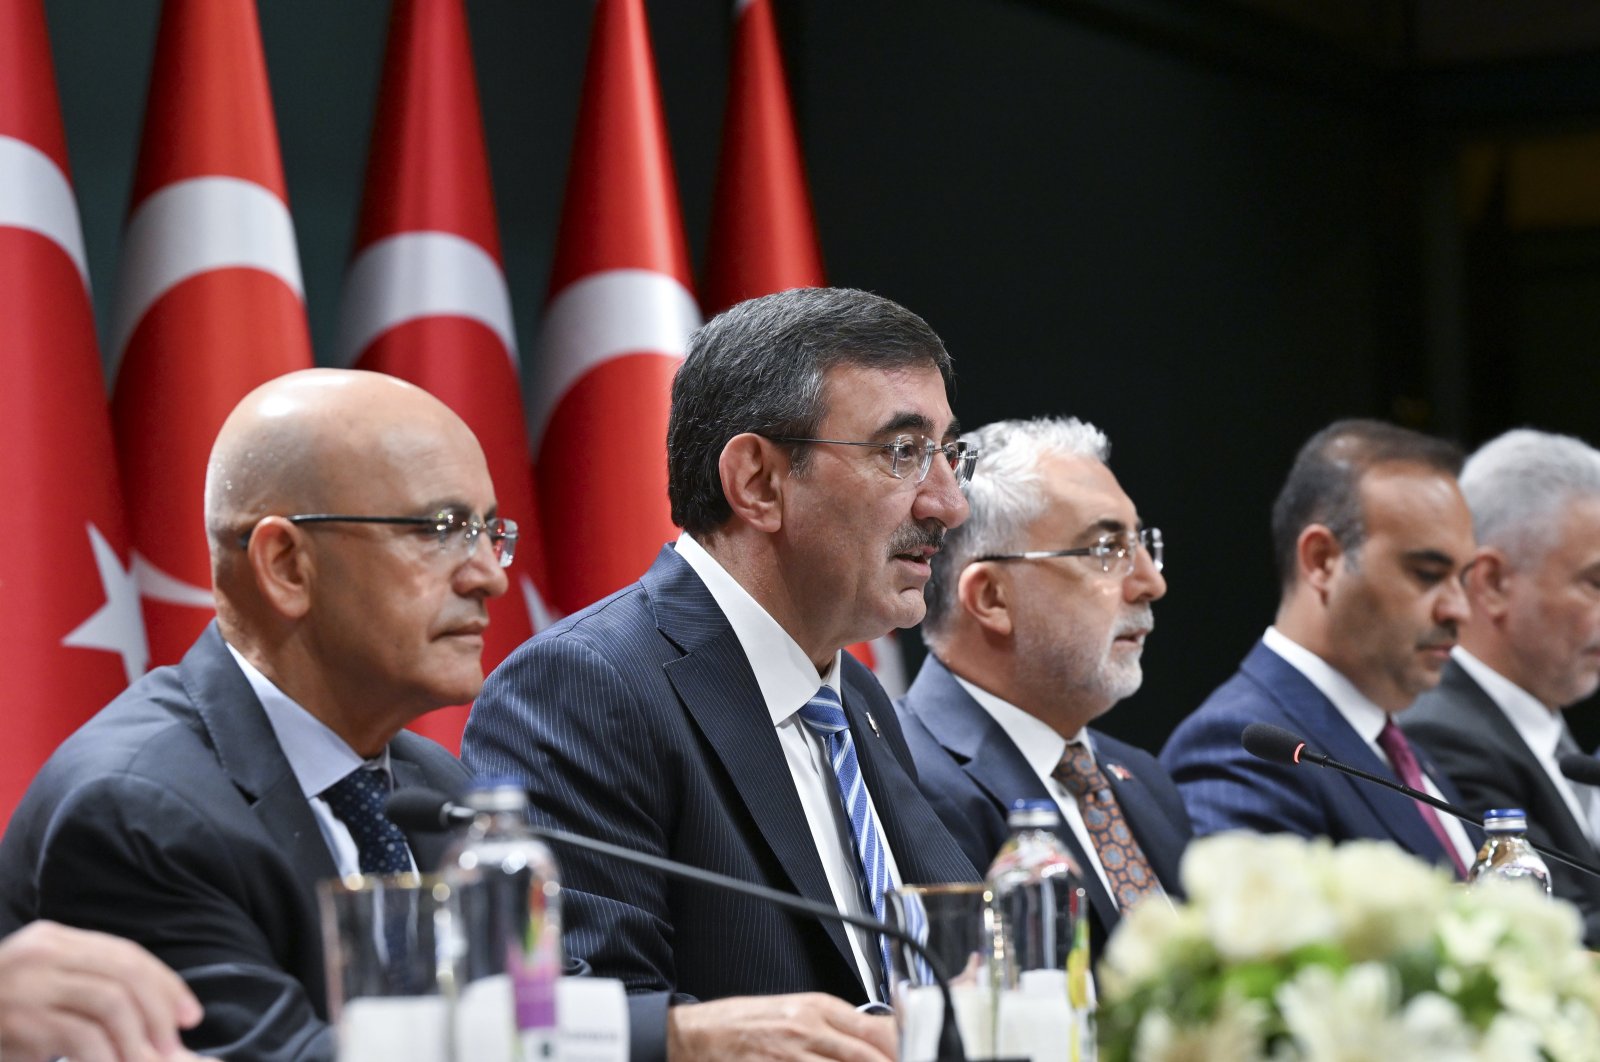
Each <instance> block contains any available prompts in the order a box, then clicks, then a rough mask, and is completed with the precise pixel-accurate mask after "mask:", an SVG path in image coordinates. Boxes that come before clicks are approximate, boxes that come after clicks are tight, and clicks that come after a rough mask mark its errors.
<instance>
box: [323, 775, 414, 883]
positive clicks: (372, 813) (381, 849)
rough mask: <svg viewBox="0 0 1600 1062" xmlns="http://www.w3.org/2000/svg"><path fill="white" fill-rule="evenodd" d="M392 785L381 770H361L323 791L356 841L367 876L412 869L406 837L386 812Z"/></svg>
mask: <svg viewBox="0 0 1600 1062" xmlns="http://www.w3.org/2000/svg"><path fill="white" fill-rule="evenodd" d="M388 796H389V786H388V785H387V784H386V779H385V778H384V776H383V773H382V772H381V771H373V770H368V769H367V768H365V767H358V768H356V769H355V770H353V771H351V772H350V773H349V774H347V775H345V776H344V777H343V778H341V779H339V780H338V781H337V782H335V783H334V784H333V785H331V786H329V787H328V788H327V789H325V790H323V791H322V799H323V800H326V801H327V802H328V806H329V807H330V808H332V809H333V813H334V814H335V815H337V816H338V817H339V821H340V822H342V823H344V824H345V826H346V827H348V828H349V830H350V836H351V838H352V839H354V840H355V842H356V852H357V853H358V854H359V856H360V861H361V873H363V874H403V873H405V872H406V871H408V870H410V869H411V850H410V849H409V848H407V847H406V835H405V834H403V833H401V832H400V827H398V826H396V825H395V824H394V823H392V822H390V821H389V816H387V815H385V814H384V813H383V802H384V801H385V800H386V799H388Z"/></svg>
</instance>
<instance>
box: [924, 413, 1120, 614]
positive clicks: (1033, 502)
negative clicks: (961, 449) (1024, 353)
mask: <svg viewBox="0 0 1600 1062" xmlns="http://www.w3.org/2000/svg"><path fill="white" fill-rule="evenodd" d="M963 438H964V439H966V441H967V443H968V444H969V445H973V446H976V447H978V448H979V450H980V451H981V453H980V456H979V457H978V468H977V472H976V474H975V475H974V476H973V477H972V480H971V482H969V483H968V484H967V485H966V486H965V488H963V489H964V490H965V491H966V495H967V505H968V506H969V507H970V509H971V512H970V513H969V515H968V516H967V519H966V522H965V523H962V524H961V525H960V526H958V527H956V528H953V529H952V530H950V531H947V532H946V533H945V536H944V545H943V547H941V548H940V550H939V552H938V553H936V554H934V556H933V562H932V566H933V574H932V576H931V577H930V578H929V579H928V585H927V587H926V588H925V589H924V590H923V597H924V599H925V600H926V601H927V606H928V611H927V615H925V616H924V617H923V619H922V638H923V641H924V642H926V643H927V644H928V645H930V646H932V645H933V644H934V643H935V642H936V641H937V640H938V639H939V638H940V637H941V635H942V634H943V633H944V629H945V627H947V626H948V624H949V621H950V618H951V616H952V615H953V614H954V613H955V611H956V609H957V607H958V606H957V603H956V581H957V580H958V579H960V578H961V570H962V569H963V568H965V567H966V566H967V565H968V564H969V563H971V561H972V559H973V558H974V557H982V556H985V555H987V554H990V553H1005V552H1008V551H1011V550H1015V549H1017V548H1018V542H1019V541H1020V539H1021V538H1022V534H1023V532H1024V530H1025V529H1026V528H1027V526H1028V525H1029V524H1030V523H1032V522H1033V521H1034V520H1037V519H1038V518H1039V517H1040V516H1042V515H1044V511H1045V507H1046V506H1047V505H1048V504H1049V499H1048V498H1047V497H1046V496H1045V492H1044V479H1043V477H1042V476H1041V475H1040V474H1039V462H1040V460H1041V459H1043V458H1044V457H1045V456H1046V455H1047V454H1057V455H1060V456H1062V457H1092V458H1094V459H1095V460H1096V461H1099V462H1100V463H1101V464H1105V463H1106V462H1107V461H1108V460H1109V459H1110V457H1111V443H1110V442H1109V441H1108V440H1107V439H1106V436H1105V433H1104V432H1102V431H1101V430H1100V429H1099V428H1096V427H1095V426H1094V425H1093V424H1087V423H1085V422H1084V421H1081V420H1079V419H1078V418H1077V417H1039V418H1036V419H1033V420H997V421H995V422H994V423H993V424H985V425H984V426H983V427H981V428H979V429H977V430H976V431H973V432H969V433H968V434H966V435H965V436H963Z"/></svg>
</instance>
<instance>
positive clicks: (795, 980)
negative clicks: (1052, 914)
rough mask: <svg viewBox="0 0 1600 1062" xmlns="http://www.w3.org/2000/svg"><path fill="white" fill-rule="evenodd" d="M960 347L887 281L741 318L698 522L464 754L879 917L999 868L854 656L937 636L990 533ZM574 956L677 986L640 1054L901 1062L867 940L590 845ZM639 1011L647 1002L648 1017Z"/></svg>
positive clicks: (689, 847)
mask: <svg viewBox="0 0 1600 1062" xmlns="http://www.w3.org/2000/svg"><path fill="white" fill-rule="evenodd" d="M950 371H951V370H950V356H949V354H947V353H946V352H945V349H944V345H943V344H942V343H941V342H940V341H939V337H938V336H937V335H935V334H934V333H933V331H932V330H931V329H930V328H929V327H928V325H927V323H926V322H924V321H923V320H922V319H921V318H920V317H917V316H916V315H915V314H913V313H910V312H909V311H907V310H906V309H905V308H904V307H901V306H897V305H896V304H894V303H892V302H890V301H889V300H887V299H883V298H879V297H877V296H874V295H869V294H867V293H866V292H860V291H843V290H830V289H815V288H812V289H797V290H794V291H787V292H783V293H780V294H777V295H770V296H767V297H765V298H761V299H754V300H751V301H750V302H746V303H742V304H741V305H739V306H736V307H734V308H733V309H731V310H729V311H727V312H726V313H724V314H721V315H720V316H718V317H716V318H714V319H712V320H711V321H709V322H707V323H706V325H705V327H703V328H701V329H700V330H699V331H698V332H697V333H695V335H694V337H693V339H692V340H691V341H690V345H689V352H688V356H687V358H686V360H685V361H684V364H683V366H682V368H681V369H680V370H679V371H678V375H677V378H676V380H675V381H674V383H673V389H672V411H671V416H670V419H669V422H668V430H667V439H666V450H667V478H668V493H669V495H670V496H671V500H672V515H673V519H674V520H676V521H677V522H678V523H679V524H680V525H681V526H682V527H683V529H684V533H683V534H682V535H681V536H680V537H679V538H678V540H677V541H676V542H675V543H672V544H670V545H668V546H667V547H666V548H665V549H663V550H662V552H661V555H660V556H659V557H658V558H657V559H656V561H655V563H654V564H653V565H652V566H651V567H650V570H649V571H647V572H645V573H644V575H643V576H642V577H641V579H640V581H639V582H637V583H635V584H633V585H632V586H629V587H626V588H624V589H623V590H621V591H620V592H618V593H617V594H615V595H613V596H612V597H610V598H607V599H606V600H604V601H602V602H600V603H599V604H597V605H594V606H592V607H590V608H587V609H585V610H583V611H582V612H580V613H578V614H576V615H574V616H571V617H569V618H568V619H567V620H565V621H563V622H562V623H559V624H556V625H555V626H554V627H552V628H550V629H549V630H546V631H544V632H543V633H541V634H540V635H538V636H537V637H535V638H534V639H533V640H532V641H530V642H528V643H527V644H525V645H524V646H523V647H522V648H520V649H518V650H517V651H516V652H515V653H513V654H512V655H511V656H510V658H508V659H507V660H506V662H505V663H504V664H503V665H502V666H501V667H500V668H498V669H497V670H496V671H495V673H494V674H493V675H491V676H490V678H489V681H488V682H487V683H486V684H485V686H484V691H483V695H482V696H481V697H479V698H478V701H477V703H476V705H475V706H474V707H473V712H472V718H471V720H470V721H469V722H468V724H467V731H466V739H465V742H464V746H463V751H464V756H465V758H466V760H467V762H468V763H469V764H471V765H472V766H473V767H474V768H477V769H479V770H484V771H489V772H493V773H496V774H512V775H516V776H520V777H522V778H524V779H526V780H527V782H528V784H529V785H530V786H532V787H533V790H534V792H535V799H534V802H533V804H534V814H535V815H536V816H538V817H540V818H541V819H542V820H543V821H545V822H547V823H549V824H551V825H554V826H559V827H562V828H564V829H569V830H574V831H577V832H579V833H584V834H588V835H590V836H594V837H603V838H605V839H606V840H610V841H616V842H620V843H622V844H625V845H627V846H629V847H631V848H636V849H640V850H643V851H647V852H651V853H654V854H657V855H661V856H666V857H669V858H671V859H675V860H678V861H680V862H685V863H690V864H693V865H696V866H702V867H706V868H708V869H711V870H717V871H721V872H722V873H725V874H733V875H734V876H736V877H740V878H744V879H746V880H749V881H755V882H760V883H763V884H766V885H771V886H774V887H776V888H780V889H784V890H786V891H791V892H798V893H800V894H802V895H804V896H807V897H809V898H811V899H814V900H818V901H820V902H823V903H827V904H830V905H836V906H838V907H840V908H842V909H845V910H848V911H853V912H856V913H865V914H868V915H876V916H878V917H882V915H883V913H884V896H885V893H886V892H887V890H888V889H890V888H892V887H893V886H894V885H896V884H899V883H904V882H940V881H953V880H974V879H975V878H976V876H977V872H976V870H975V868H974V867H973V866H972V864H971V863H970V861H969V860H968V859H967V858H966V857H965V856H964V855H963V854H962V852H961V850H960V848H959V847H957V845H956V843H955V841H954V840H953V839H951V837H950V836H949V834H948V833H947V832H946V831H945V829H944V828H943V827H942V826H941V825H940V823H939V819H938V818H937V816H935V815H934V813H933V810H932V809H931V808H930V807H929V806H928V804H927V802H926V801H925V800H924V799H923V797H922V796H921V794H920V793H919V792H918V791H917V787H916V785H915V783H914V781H913V777H914V768H913V767H912V764H911V757H910V754H909V752H908V751H907V749H906V745H905V741H904V739H903V738H902V736H901V733H900V727H899V724H898V723H897V722H896V720H895V716H894V709H893V707H892V706H891V705H890V704H889V701H888V698H887V697H886V696H885V694H884V692H883V690H882V689H881V688H880V687H879V686H878V684H877V682H876V680H875V679H874V678H873V677H872V675H871V673H870V672H868V671H867V670H866V669H865V668H864V667H862V666H861V665H860V664H858V663H856V661H855V660H854V659H853V658H851V657H850V656H849V655H848V654H846V653H844V652H842V650H843V649H844V647H845V646H847V645H850V644H852V643H854V642H857V641H862V640H864V639H869V638H875V637H878V636H879V635H882V634H884V633H885V632H887V631H889V630H890V629H892V628H895V627H907V626H910V625H912V624H914V623H916V622H917V621H918V620H919V619H921V618H922V611H923V603H922V588H923V584H924V583H925V582H926V581H927V579H928V573H929V561H930V558H933V557H935V556H937V554H938V551H939V548H940V545H941V543H942V542H943V541H944V537H945V534H946V532H947V531H948V530H949V529H950V528H953V527H955V526H957V525H958V524H960V523H961V521H962V520H963V519H964V518H965V516H966V511H967V506H966V502H965V501H964V500H963V498H962V494H961V490H960V485H961V483H962V482H963V481H964V480H966V479H967V478H968V477H969V476H970V475H971V474H972V470H973V464H974V462H975V460H976V459H977V454H976V453H975V452H974V451H973V450H972V449H971V448H970V447H968V446H966V445H965V444H964V443H962V442H961V441H960V440H958V439H957V438H956V436H957V434H958V432H957V429H956V424H955V418H954V416H953V415H952V414H951V411H950V404H949V399H948V395H947V384H948V380H949V376H950ZM562 872H563V873H562V876H563V884H564V886H565V887H566V889H567V892H566V895H567V897H568V899H567V904H566V907H565V908H564V911H563V914H564V917H565V924H564V925H563V943H565V944H566V945H567V946H568V947H569V949H570V951H571V953H572V954H574V955H577V956H580V957H582V958H584V959H587V960H588V961H589V963H590V964H591V965H592V966H593V967H594V969H595V972H596V973H598V974H601V975H604V976H611V977H619V978H621V979H622V980H623V981H624V982H625V983H626V984H627V985H628V987H629V989H630V990H631V991H633V992H636V993H647V992H652V991H654V992H672V993H676V994H677V995H678V998H679V999H680V1000H681V1001H695V1000H700V1001H706V1002H699V1003H697V1004H696V1005H694V1006H675V1007H674V1008H673V1009H672V1010H671V1011H670V1013H669V1012H666V1011H665V999H664V998H663V1000H662V1002H663V1006H662V1008H661V1011H659V1012H658V1016H657V1018H656V1020H655V1021H654V1023H653V1025H646V1023H644V1022H643V1021H638V1022H636V1024H635V1026H634V1036H635V1038H634V1044H633V1050H634V1057H635V1058H648V1057H651V1056H652V1055H655V1056H659V1055H661V1054H667V1055H669V1056H670V1057H674V1058H679V1057H681V1058H708V1059H718V1060H723V1059H738V1058H743V1057H759V1058H763V1059H779V1058H791V1057H792V1058H847V1059H859V1060H862V1062H867V1060H881V1062H888V1060H889V1059H892V1058H893V1057H894V1055H895V1045H894V1029H893V1026H892V1024H891V1023H890V1021H889V1019H888V1018H885V1017H872V1016H868V1015H865V1014H860V1013H857V1012H856V1010H855V1008H854V1006H853V1005H855V1004H866V1003H868V1001H869V1000H870V1001H874V1002H882V1001H883V1000H884V997H885V990H884V983H885V981H886V979H887V977H888V971H887V970H886V969H885V963H884V955H883V951H882V949H881V948H880V946H879V942H878V940H877V939H876V938H875V937H874V936H873V935H872V934H869V933H861V932H857V931H856V930H854V929H846V928H844V927H843V926H840V925H825V924H822V923H819V922H816V921H813V920H810V919H796V918H793V917H791V916H790V915H787V914H785V913H784V912H782V911H779V910H777V909H775V908H773V907H771V906H769V905H767V904H764V903H760V902H757V901H754V900H746V899H742V898H740V897H736V896H729V895H726V894H724V893H721V892H717V891H714V890H709V889H704V888H700V887H697V886H693V885H684V884H681V883H678V882H669V881H668V880H667V879H665V878H664V877H662V876H660V875H658V874H654V873H644V872H640V871H634V870H631V869H628V868H624V867H618V866H617V865H616V864H614V863H608V862H602V861H599V860H596V859H591V858H585V857H583V856H581V855H578V854H573V855H570V856H568V857H567V858H566V859H564V860H563V862H562ZM635 1014H636V1017H638V1016H639V1012H638V1010H637V1008H636V1011H635Z"/></svg>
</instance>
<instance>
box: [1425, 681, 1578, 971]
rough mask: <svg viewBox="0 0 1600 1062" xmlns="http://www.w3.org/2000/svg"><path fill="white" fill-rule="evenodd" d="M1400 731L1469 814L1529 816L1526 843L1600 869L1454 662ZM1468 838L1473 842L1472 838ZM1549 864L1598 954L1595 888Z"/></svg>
mask: <svg viewBox="0 0 1600 1062" xmlns="http://www.w3.org/2000/svg"><path fill="white" fill-rule="evenodd" d="M1400 725H1401V726H1402V727H1403V728H1404V729H1405V732H1406V734H1407V735H1408V736H1409V737H1410V738H1411V740H1412V741H1413V742H1414V743H1415V744H1416V745H1417V746H1418V747H1419V748H1423V749H1426V750H1427V751H1428V754H1429V755H1430V756H1432V757H1433V759H1434V762H1436V763H1438V764H1439V766H1440V767H1442V768H1444V772H1445V773H1446V774H1448V775H1449V776H1450V780H1451V781H1452V782H1454V783H1455V785H1456V788H1457V789H1459V790H1461V800H1462V803H1463V806H1465V807H1466V808H1467V809H1468V810H1470V811H1472V812H1475V813H1476V814H1478V815H1480V816H1481V815H1482V814H1483V813H1484V812H1485V811H1487V810H1489V809H1490V808H1522V809H1523V810H1524V811H1526V812H1527V813H1528V836H1529V837H1530V838H1531V839H1533V840H1534V841H1536V842H1538V843H1539V844H1544V845H1548V846H1550V847H1551V848H1554V849H1556V850H1558V851H1562V852H1567V853H1569V854H1571V855H1573V856H1575V857H1576V858H1578V859H1583V860H1587V861H1588V862H1591V863H1597V862H1600V852H1597V851H1596V850H1595V846H1594V843H1593V842H1592V841H1590V840H1589V835H1588V834H1587V833H1585V832H1584V829H1583V826H1582V825H1580V824H1579V822H1578V820H1577V819H1575V818H1573V817H1572V812H1571V810H1569V809H1568V807H1567V802H1566V801H1565V800H1563V799H1561V794H1560V793H1559V792H1557V790H1556V787H1555V784H1554V783H1553V782H1551V781H1550V776H1549V775H1547V774H1545V772H1544V768H1543V767H1542V766H1540V764H1539V760H1538V758H1537V757H1536V756H1534V754H1533V750H1532V749H1530V748H1529V747H1528V745H1527V743H1526V742H1524V741H1523V740H1522V735H1521V734H1518V733H1517V728H1516V727H1514V726H1512V725H1511V720H1510V719H1508V718H1506V714H1505V713H1504V712H1503V711H1501V710H1500V706H1499V705H1497V704H1495V702H1494V700H1493V698H1491V697H1490V696H1489V695H1488V694H1487V693H1485V692H1484V691H1483V687H1481V686H1479V685H1478V684H1477V683H1476V682H1474V681H1473V680H1472V676H1471V675H1468V674H1467V672H1466V670H1465V669H1464V668H1462V666H1461V665H1460V664H1458V663H1456V662H1455V661H1454V660H1452V661H1450V663H1448V664H1446V665H1445V669H1444V677H1443V679H1441V681H1440V682H1439V685H1438V687H1436V688H1435V689H1432V690H1430V691H1428V692H1427V693H1425V694H1423V695H1422V696H1421V697H1419V698H1418V699H1417V703H1416V704H1414V705H1413V706H1411V707H1410V708H1408V709H1406V712H1405V714H1404V715H1402V716H1401V717H1400ZM1473 836H1474V837H1476V836H1478V834H1477V833H1476V831H1474V832H1473ZM1547 862H1548V863H1549V866H1550V885H1551V888H1552V889H1554V891H1555V894H1556V895H1557V896H1560V897H1562V898H1563V899H1566V900H1570V901H1571V902H1572V903H1574V904H1576V905H1577V907H1578V910H1579V911H1580V912H1582V914H1583V922H1584V939H1585V941H1586V942H1587V943H1588V945H1589V947H1591V948H1595V947H1600V880H1597V879H1595V878H1592V877H1590V876H1589V875H1587V874H1585V873H1583V872H1582V871H1580V870H1575V869H1573V868H1571V867H1569V866H1567V865H1566V864H1564V863H1559V862H1557V861H1556V860H1554V859H1551V860H1548V861H1547Z"/></svg>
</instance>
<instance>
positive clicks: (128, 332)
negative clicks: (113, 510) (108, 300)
mask: <svg viewBox="0 0 1600 1062" xmlns="http://www.w3.org/2000/svg"><path fill="white" fill-rule="evenodd" d="M118 273H119V275H118V287H117V299H116V309H115V314H114V317H113V323H112V354H113V356H114V358H115V359H116V361H117V363H118V369H117V379H116V386H115V390H114V392H113V396H112V416H113V422H114V425H115V429H116V441H117V456H118V459H119V460H120V461H121V466H122V485H123V490H124V493H125V494H126V496H127V499H128V511H129V517H130V520H131V523H132V528H133V543H134V549H135V551H136V552H135V557H134V566H135V571H136V573H137V575H138V577H139V588H140V591H141V593H142V594H143V595H144V606H145V625H146V627H147V628H148V630H149V633H150V650H151V657H152V660H153V662H154V663H157V664H168V663H175V662H177V660H178V659H179V658H180V657H181V656H182V655H183V653H184V651H185V650H186V649H188V647H189V644H190V643H191V642H193V641H194V639H195V637H196V636H197V635H198V634H199V633H200V630H201V628H202V627H204V626H205V624H206V622H207V621H208V620H209V619H210V618H211V614H212V606H211V568H210V561H209V557H208V553H207V549H206V534H205V522H204V518H203V515H202V498H201V495H202V491H203V487H204V484H205V467H206V457H207V455H208V454H209V453H210V452H211V443H212V441H213V440H214V439H215V438H216V434H217V430H218V429H219V428H220V427H221V426H222V422H223V420H224V419H225V418H226V417H227V415H228V413H229V411H231V410H232V409H233V407H234V406H235V405H236V404H237V403H238V401H239V400H240V399H241V398H243V397H244V396H245V394H247V393H248V392H249V391H251V390H253V389H254V388H255V387H257V386H259V385H260V384H262V383H265V382H266V381H267V380H269V379H271V378H272V377H274V376H278V375H281V374H282V373H286V372H290V371H293V370H295V369H303V368H310V366H311V340H310V336H309V334H308V333H307V330H306V317H305V307H304V303H303V295H302V290H301V282H300V261H299V255H298V253H297V251H296V249H295V239H294V226H293V223H292V222H291V221H290V217H289V205H288V194H287V189H286V188H285V186H284V180H283V165H282V163H281V161H280V160H279V157H278V132H277V126H276V124H275V123H274V121H273V117H272V99H271V96H270V95H269V93H268V89H267V68H266V61H265V59H264V58H263V56H262V53H261V35H260V30H259V29H258V27H257V25H256V9H255V4H254V3H253V0H167V2H166V3H165V5H164V6H163V8H162V14H161V28H160V32H159V34H158V36H157V39H156V51H155V62H154V69H153V73H152V74H151V79H150V95H149V98H148V99H147V101H146V103H145V123H144V140H143V143H142V145H141V148H140V152H139V168H138V173H137V176H136V178H135V181H134V188H133V200H132V206H131V209H130V213H129V217H128V226H127V230H126V233H125V235H124V238H123V248H122V261H121V263H120V268H119V271H118Z"/></svg>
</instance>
